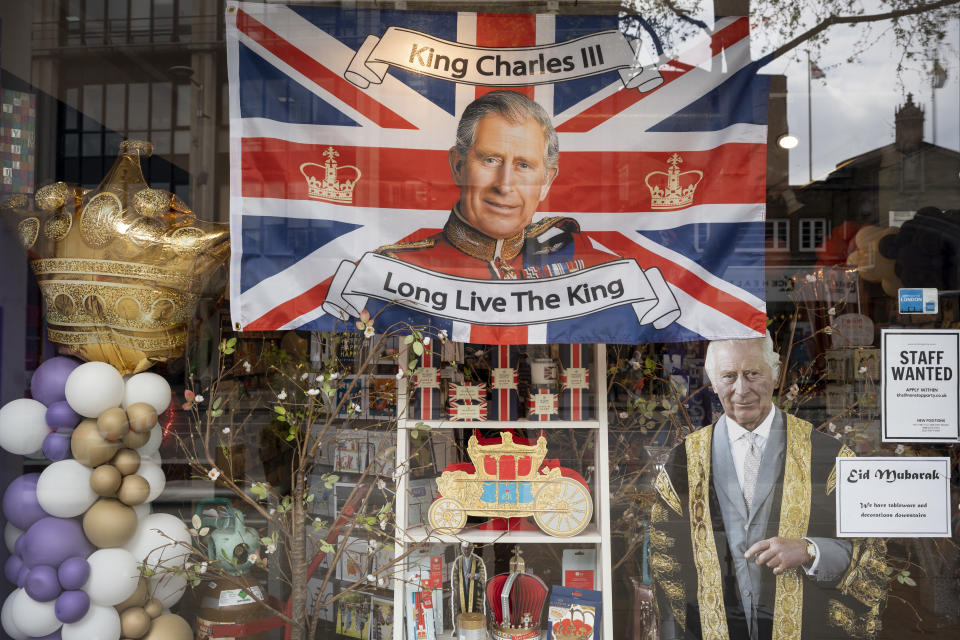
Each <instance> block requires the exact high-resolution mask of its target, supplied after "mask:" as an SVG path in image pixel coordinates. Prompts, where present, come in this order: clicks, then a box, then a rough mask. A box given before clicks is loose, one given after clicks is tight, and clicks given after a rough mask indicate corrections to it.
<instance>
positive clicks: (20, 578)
mask: <svg viewBox="0 0 960 640" xmlns="http://www.w3.org/2000/svg"><path fill="white" fill-rule="evenodd" d="M29 573H30V567H25V566H23V565H22V564H21V565H20V571H18V572H17V586H18V587H22V586H23V585H24V584H26V582H27V575H28V574H29Z"/></svg>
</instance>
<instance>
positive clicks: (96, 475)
mask: <svg viewBox="0 0 960 640" xmlns="http://www.w3.org/2000/svg"><path fill="white" fill-rule="evenodd" d="M121 480H123V477H122V476H121V475H120V471H118V470H117V468H116V467H115V466H113V465H112V464H102V465H100V466H99V467H97V468H96V469H94V470H93V473H92V474H90V488H91V489H93V491H94V492H95V493H96V494H97V495H98V496H103V497H105V498H110V497H113V496H115V495H116V494H117V489H119V488H120V481H121Z"/></svg>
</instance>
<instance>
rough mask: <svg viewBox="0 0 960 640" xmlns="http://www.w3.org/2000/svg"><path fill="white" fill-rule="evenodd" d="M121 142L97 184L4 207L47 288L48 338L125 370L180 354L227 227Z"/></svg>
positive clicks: (60, 185)
mask: <svg viewBox="0 0 960 640" xmlns="http://www.w3.org/2000/svg"><path fill="white" fill-rule="evenodd" d="M152 151H153V146H152V145H151V144H150V143H149V142H142V141H135V140H125V141H124V142H122V143H121V145H120V153H119V156H118V158H117V160H116V162H115V163H114V165H113V167H112V168H111V169H110V170H109V171H108V172H107V174H106V176H105V177H104V178H103V181H102V182H101V183H100V185H99V186H98V187H97V188H96V189H93V190H90V191H87V190H84V189H82V188H81V187H78V186H73V185H68V184H66V183H64V182H56V183H54V184H50V185H47V186H45V187H42V188H41V189H39V190H38V191H37V192H36V194H35V195H34V196H33V198H32V202H31V198H29V197H28V196H27V195H25V194H19V195H16V196H13V197H11V198H9V199H7V200H6V201H5V202H3V203H2V204H0V208H2V209H3V211H2V212H0V214H2V215H3V216H4V217H9V216H11V214H12V215H14V216H16V218H17V231H18V235H19V237H20V241H21V243H22V244H23V246H24V247H25V248H26V249H27V251H28V252H29V255H30V266H31V268H32V269H33V272H34V274H35V275H36V277H37V283H38V284H39V286H40V290H41V292H42V293H43V302H44V308H45V313H46V320H47V325H48V328H47V333H48V336H49V338H50V341H51V342H53V343H55V344H57V346H58V350H59V351H61V352H63V353H66V354H68V355H73V356H76V357H79V358H81V359H83V360H87V361H89V360H99V361H102V362H108V363H110V364H112V365H113V366H114V367H116V368H117V369H118V370H119V371H120V372H121V373H124V374H126V373H135V372H138V371H143V370H145V369H148V368H149V367H150V366H151V365H153V364H154V363H156V362H162V361H165V360H168V359H171V358H176V357H179V356H180V355H181V354H182V353H183V349H184V345H185V338H186V324H187V322H188V320H189V319H190V315H191V314H192V311H193V306H194V304H195V303H196V301H197V299H198V297H199V294H200V292H201V290H202V288H203V286H204V284H205V283H206V281H207V279H208V278H209V277H210V275H211V274H212V273H213V271H214V269H215V268H216V267H217V266H218V265H219V264H220V263H221V262H222V261H223V260H224V259H225V258H226V256H227V254H228V253H229V247H230V245H229V239H230V235H229V231H228V229H227V225H224V224H216V223H209V222H204V221H202V220H197V218H196V216H195V215H194V214H193V212H192V211H191V210H190V209H189V208H188V207H187V206H186V205H185V204H184V203H183V201H181V200H180V199H179V198H178V197H177V196H175V195H173V194H172V193H170V192H168V191H163V190H161V189H151V188H150V186H149V185H148V184H147V182H146V180H145V178H144V177H143V172H142V170H141V168H140V158H141V157H149V156H150V155H151V153H152Z"/></svg>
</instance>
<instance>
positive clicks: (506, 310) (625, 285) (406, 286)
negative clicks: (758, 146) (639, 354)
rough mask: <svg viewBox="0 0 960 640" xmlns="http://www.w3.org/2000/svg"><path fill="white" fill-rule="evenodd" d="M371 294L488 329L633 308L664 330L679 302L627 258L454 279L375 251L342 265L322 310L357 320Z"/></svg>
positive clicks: (657, 276)
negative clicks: (528, 275) (512, 275)
mask: <svg viewBox="0 0 960 640" xmlns="http://www.w3.org/2000/svg"><path fill="white" fill-rule="evenodd" d="M370 298H374V299H377V300H382V301H384V302H388V303H393V304H397V305H400V306H402V307H406V308H409V309H414V310H417V311H421V312H423V313H429V314H430V315H433V316H438V317H442V318H448V319H451V320H454V321H459V322H466V323H470V324H478V325H489V326H518V325H531V324H542V323H546V322H555V321H557V320H567V319H570V318H579V317H581V316H586V315H589V314H591V313H596V312H598V311H602V310H604V309H610V308H613V307H620V306H626V305H630V306H632V308H633V311H634V313H636V315H637V319H638V320H639V321H640V324H652V325H653V326H654V327H655V328H657V329H663V328H665V327H667V326H669V325H670V324H672V323H673V322H674V321H675V320H676V319H677V318H679V317H680V306H679V304H677V300H676V298H675V297H674V295H673V292H672V291H671V290H670V288H669V286H667V283H666V282H665V281H664V279H663V276H662V275H661V273H660V271H659V269H656V268H653V269H647V270H646V271H644V270H643V269H641V268H640V266H639V265H638V264H637V262H636V261H635V260H630V259H623V260H615V261H613V262H607V263H604V264H601V265H597V266H594V267H590V268H588V269H583V270H581V271H575V272H573V273H569V274H566V275H562V276H557V277H553V278H543V279H532V280H474V279H470V278H459V277H455V276H449V275H446V274H442V273H437V272H435V271H429V270H427V269H423V268H420V267H416V266H413V265H409V264H406V263H404V262H400V261H399V260H396V259H394V258H390V257H387V256H383V255H380V254H376V253H367V254H365V255H364V256H363V257H362V258H361V259H360V261H359V262H358V263H356V264H354V263H352V262H348V261H344V262H342V263H341V264H340V267H339V268H338V269H337V272H336V274H335V275H334V277H333V281H332V282H331V284H330V290H329V293H328V294H327V298H326V300H325V301H324V303H323V310H324V311H325V312H327V313H329V314H331V315H333V316H335V317H337V318H340V319H341V320H346V319H347V318H348V317H359V315H360V312H361V310H362V309H363V308H364V307H365V306H366V305H367V300H368V299H370Z"/></svg>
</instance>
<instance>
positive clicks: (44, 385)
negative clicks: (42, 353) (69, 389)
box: [30, 356, 80, 407]
mask: <svg viewBox="0 0 960 640" xmlns="http://www.w3.org/2000/svg"><path fill="white" fill-rule="evenodd" d="M79 366H80V363H79V362H78V361H76V360H74V359H73V358H64V357H63V356H57V357H56V358H50V359H49V360H47V361H46V362H44V363H43V364H41V365H40V366H39V367H37V370H36V371H34V372H33V378H31V379H30V395H32V396H33V399H34V400H39V401H40V402H42V403H43V404H45V405H47V406H48V407H49V406H50V405H52V404H53V403H54V402H60V401H61V400H66V399H67V396H65V395H64V393H63V390H64V388H65V387H66V385H67V376H69V375H70V372H71V371H73V370H74V369H76V368H77V367H79Z"/></svg>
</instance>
